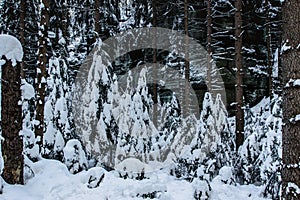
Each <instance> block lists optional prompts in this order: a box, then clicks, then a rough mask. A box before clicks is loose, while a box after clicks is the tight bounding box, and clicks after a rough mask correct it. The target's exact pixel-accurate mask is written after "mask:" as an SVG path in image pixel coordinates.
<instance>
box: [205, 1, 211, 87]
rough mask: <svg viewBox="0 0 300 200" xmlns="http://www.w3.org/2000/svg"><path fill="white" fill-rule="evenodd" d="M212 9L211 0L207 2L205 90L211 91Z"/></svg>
mask: <svg viewBox="0 0 300 200" xmlns="http://www.w3.org/2000/svg"><path fill="white" fill-rule="evenodd" d="M211 15H212V8H211V0H207V17H206V18H207V75H206V76H207V78H206V80H207V83H206V84H207V88H208V91H211V68H212V48H211V43H212V16H211Z"/></svg>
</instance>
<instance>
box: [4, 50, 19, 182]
mask: <svg viewBox="0 0 300 200" xmlns="http://www.w3.org/2000/svg"><path fill="white" fill-rule="evenodd" d="M2 59H4V60H5V61H6V63H5V64H4V65H2V80H1V84H2V91H1V94H2V102H1V103H2V104H1V105H2V111H1V115H2V137H3V138H4V141H3V145H2V154H3V159H4V170H3V174H2V176H3V179H4V180H5V181H6V182H7V183H9V184H23V166H24V159H23V155H22V152H23V140H22V138H21V137H20V136H19V133H20V130H21V128H22V109H21V105H20V104H19V101H21V90H20V86H21V80H20V69H21V65H20V63H17V65H16V66H14V67H13V66H12V63H11V61H8V60H6V58H5V57H4V56H3V57H2Z"/></svg>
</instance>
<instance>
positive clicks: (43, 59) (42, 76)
mask: <svg viewBox="0 0 300 200" xmlns="http://www.w3.org/2000/svg"><path fill="white" fill-rule="evenodd" d="M42 3H43V4H44V7H42V10H41V22H40V31H41V35H40V38H39V50H38V70H37V82H36V100H37V103H36V120H37V121H38V124H37V125H36V127H35V136H36V137H40V140H39V142H38V144H39V145H40V146H42V142H43V133H44V127H45V124H44V106H45V95H46V94H45V93H46V66H47V64H48V54H47V38H48V27H49V8H50V2H49V0H42Z"/></svg>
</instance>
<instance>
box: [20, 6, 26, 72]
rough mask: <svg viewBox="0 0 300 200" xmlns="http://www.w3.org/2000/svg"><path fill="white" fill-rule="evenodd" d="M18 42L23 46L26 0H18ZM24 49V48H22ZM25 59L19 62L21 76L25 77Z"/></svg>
mask: <svg viewBox="0 0 300 200" xmlns="http://www.w3.org/2000/svg"><path fill="white" fill-rule="evenodd" d="M20 6H21V9H20V42H21V44H22V46H23V47H24V46H25V16H26V0H21V2H20ZM24 50H25V48H24ZM24 60H25V59H23V60H22V63H21V72H20V73H21V78H25V74H24V68H25V62H24Z"/></svg>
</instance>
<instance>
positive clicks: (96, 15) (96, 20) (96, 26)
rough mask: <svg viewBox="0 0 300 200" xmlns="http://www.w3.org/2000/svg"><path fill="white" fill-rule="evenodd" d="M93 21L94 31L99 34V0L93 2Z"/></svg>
mask: <svg viewBox="0 0 300 200" xmlns="http://www.w3.org/2000/svg"><path fill="white" fill-rule="evenodd" d="M94 20H95V31H96V32H97V33H98V35H99V33H100V28H101V27H100V0H95V13H94Z"/></svg>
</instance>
